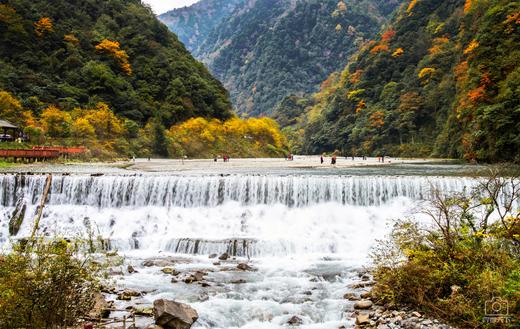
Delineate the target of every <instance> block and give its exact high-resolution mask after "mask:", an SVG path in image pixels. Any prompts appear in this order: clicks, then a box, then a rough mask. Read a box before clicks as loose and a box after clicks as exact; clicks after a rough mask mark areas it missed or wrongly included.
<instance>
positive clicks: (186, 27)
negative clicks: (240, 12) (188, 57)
mask: <svg viewBox="0 0 520 329" xmlns="http://www.w3.org/2000/svg"><path fill="white" fill-rule="evenodd" d="M242 2H244V0H201V1H200V2H197V3H195V4H193V5H191V6H189V7H184V8H178V9H174V10H171V11H169V12H167V13H164V14H162V15H159V19H160V20H161V21H162V22H163V23H164V24H166V26H168V28H169V29H170V30H171V31H173V32H174V33H175V34H177V36H178V37H179V40H180V41H181V42H182V43H184V45H185V46H186V48H187V49H188V50H190V51H191V52H194V51H196V50H197V49H198V48H199V46H200V45H201V43H202V42H203V41H204V40H205V39H206V37H207V36H208V34H209V33H210V32H211V31H212V30H213V29H214V28H215V27H216V26H217V25H219V24H220V22H221V21H222V20H223V19H225V18H227V17H229V16H230V15H231V13H232V12H233V10H234V9H235V8H236V6H237V5H238V4H239V3H242Z"/></svg>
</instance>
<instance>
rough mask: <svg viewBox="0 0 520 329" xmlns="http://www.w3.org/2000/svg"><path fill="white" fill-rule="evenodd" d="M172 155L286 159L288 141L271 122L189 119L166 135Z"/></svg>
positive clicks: (261, 119)
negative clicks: (280, 157) (281, 157)
mask: <svg viewBox="0 0 520 329" xmlns="http://www.w3.org/2000/svg"><path fill="white" fill-rule="evenodd" d="M167 136H168V138H169V139H170V140H171V141H172V142H171V145H172V146H171V150H170V154H182V155H188V156H190V157H198V158H201V157H214V156H217V155H229V156H231V157H236V158H244V157H259V156H282V155H286V152H287V151H286V141H285V137H284V136H283V135H282V134H281V133H280V130H279V128H278V124H277V123H276V122H275V121H274V120H273V119H269V118H258V119H257V118H251V119H239V118H231V119H229V120H227V121H224V122H221V121H220V120H217V119H213V120H209V121H208V120H206V119H204V118H195V119H190V120H188V121H186V122H184V123H182V124H179V125H176V126H173V127H171V128H170V129H169V131H168V132H167Z"/></svg>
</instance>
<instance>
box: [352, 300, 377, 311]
mask: <svg viewBox="0 0 520 329" xmlns="http://www.w3.org/2000/svg"><path fill="white" fill-rule="evenodd" d="M372 305H374V303H372V301H370V300H360V301H357V302H356V303H355V304H354V309H356V310H368V309H369V308H371V307H372Z"/></svg>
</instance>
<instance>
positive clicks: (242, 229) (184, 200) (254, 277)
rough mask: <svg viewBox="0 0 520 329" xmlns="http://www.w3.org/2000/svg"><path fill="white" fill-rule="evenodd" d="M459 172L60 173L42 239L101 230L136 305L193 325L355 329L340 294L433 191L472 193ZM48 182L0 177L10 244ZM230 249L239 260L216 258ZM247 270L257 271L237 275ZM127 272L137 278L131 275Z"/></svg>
mask: <svg viewBox="0 0 520 329" xmlns="http://www.w3.org/2000/svg"><path fill="white" fill-rule="evenodd" d="M210 165H211V164H210V163H208V166H210ZM86 168H89V167H88V166H87V167H86ZM463 168H465V167H463V166H454V165H453V166H451V165H444V164H443V165H435V164H427V165H420V164H415V165H413V166H410V165H408V166H407V165H393V166H388V167H375V168H373V167H370V168H369V167H367V168H351V169H349V168H343V169H341V170H339V169H335V168H329V167H326V168H322V169H313V168H304V169H301V168H300V169H297V168H292V169H290V170H289V169H287V168H284V169H279V170H276V169H273V168H264V169H263V170H261V171H254V170H251V169H247V168H240V169H235V170H227V171H221V172H219V171H215V170H212V169H211V168H209V169H207V170H204V169H203V168H197V170H195V171H189V170H184V171H175V172H159V173H150V172H143V171H136V170H134V171H125V170H123V169H121V170H119V169H118V170H106V171H105V172H104V174H103V175H94V176H93V175H91V172H97V171H99V169H93V168H91V169H90V171H91V172H89V170H83V169H82V170H77V171H75V172H74V170H73V169H72V171H73V172H70V171H71V168H70V167H68V168H67V170H68V171H69V172H68V173H67V174H66V175H63V174H62V173H55V174H54V175H53V180H52V186H51V192H50V196H49V199H48V202H47V204H46V206H45V209H44V214H43V217H42V222H41V231H42V232H43V233H44V234H47V235H59V236H66V237H85V235H86V234H87V232H89V231H90V232H93V234H94V235H95V236H99V237H100V238H102V239H103V241H106V246H107V247H108V248H109V249H111V250H117V251H118V252H119V254H121V255H123V256H124V257H125V264H124V265H122V266H121V271H122V272H123V275H115V276H113V278H112V280H113V281H114V284H115V285H116V286H117V287H118V288H120V289H123V288H131V289H136V290H139V291H146V292H147V293H146V294H144V295H143V296H142V297H137V298H135V299H134V300H133V301H132V302H131V303H132V304H134V305H135V304H139V305H141V306H147V305H150V304H151V303H152V302H153V300H155V299H157V298H169V299H175V300H177V301H180V302H184V303H188V304H190V305H191V306H192V307H193V308H195V309H196V310H197V311H198V313H199V320H198V321H197V322H196V324H195V325H194V326H193V328H226V329H227V328H283V327H286V326H287V321H288V320H289V319H290V318H291V317H292V316H294V315H296V316H298V317H299V318H300V319H301V320H302V321H303V325H302V326H300V327H301V328H320V329H326V328H331V329H332V328H334V329H337V328H338V327H339V326H341V325H344V326H345V327H346V328H353V327H354V324H353V322H352V320H351V319H350V317H349V316H347V311H348V310H349V309H351V308H352V302H350V301H348V300H346V299H344V298H343V295H344V294H345V293H346V292H348V291H350V290H351V288H349V284H351V283H353V282H356V281H359V277H358V273H359V272H360V269H362V268H363V267H366V266H369V265H370V261H369V253H370V250H371V248H372V247H373V246H374V244H375V242H376V240H377V239H381V238H384V237H385V235H386V234H387V233H388V232H389V230H390V226H391V224H392V220H393V219H396V218H403V217H405V216H409V215H411V214H413V211H414V209H416V208H417V207H418V206H419V205H420V202H422V201H424V200H425V199H427V198H428V196H429V194H430V189H431V186H436V187H438V188H440V189H442V190H443V191H462V190H463V189H464V188H465V187H470V186H472V185H473V184H474V181H473V180H472V179H470V178H467V177H465V176H464V175H462V174H461V172H463V171H462V169H463ZM22 171H23V170H22ZM59 171H60V170H59ZM45 178H46V176H45V175H43V174H38V173H37V174H32V175H24V174H20V173H5V174H0V205H1V206H2V208H1V210H0V244H1V245H2V246H3V247H4V248H7V246H8V245H9V240H10V239H11V238H22V237H25V236H28V235H30V231H31V229H32V218H33V216H34V213H35V211H36V206H37V204H38V203H39V199H40V197H41V194H42V191H43V188H44V184H45ZM20 200H23V201H24V202H26V204H27V205H28V208H27V211H26V213H25V219H24V222H23V224H22V227H21V229H20V231H19V232H18V234H17V235H16V236H15V237H10V236H9V232H8V222H9V219H10V218H11V214H12V212H13V210H14V209H15V206H16V204H17V203H18V202H20ZM224 252H227V253H229V254H230V255H231V257H232V258H231V259H230V260H228V261H220V262H218V260H217V259H215V258H210V257H209V256H210V255H212V254H217V255H221V254H222V253H224ZM152 258H161V259H168V260H172V262H173V264H174V265H173V267H175V269H176V270H178V271H181V272H195V271H197V270H199V271H204V273H206V274H205V282H206V283H207V284H205V285H201V284H187V283H184V282H183V281H182V280H178V282H172V275H171V274H165V273H163V272H161V269H162V267H159V266H143V262H144V261H145V260H149V259H152ZM233 258H234V259H233ZM239 262H248V264H249V265H250V266H252V267H253V268H254V269H255V270H254V271H239V270H236V264H237V263H239ZM127 265H132V266H133V267H134V268H135V269H136V270H137V273H133V274H129V273H127V271H126V267H127ZM112 297H113V296H112ZM116 305H117V308H124V307H126V306H127V305H128V302H123V301H116ZM116 315H117V314H116ZM138 321H139V323H140V324H142V325H145V324H147V323H150V322H151V320H150V319H146V318H143V319H139V320H138Z"/></svg>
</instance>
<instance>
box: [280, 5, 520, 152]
mask: <svg viewBox="0 0 520 329" xmlns="http://www.w3.org/2000/svg"><path fill="white" fill-rule="evenodd" d="M518 45H520V4H519V3H518V2H514V1H506V0H489V1H477V0H466V1H464V0H450V1H437V0H412V1H407V2H406V3H404V5H403V6H402V7H401V8H400V11H399V14H398V15H397V17H396V18H395V19H394V20H393V22H392V23H391V24H390V26H388V27H385V28H384V29H383V30H382V32H381V34H380V36H379V37H378V38H376V39H374V40H372V41H370V42H367V43H365V45H364V46H363V47H362V48H361V50H360V51H359V52H358V53H357V54H356V55H355V56H353V58H352V60H351V61H350V63H349V64H348V65H347V67H346V68H345V69H344V71H343V72H342V73H341V74H335V75H333V76H331V77H330V78H329V79H328V81H327V82H326V83H324V84H323V88H322V90H321V91H320V92H319V93H317V94H315V95H314V96H313V97H312V98H309V99H308V101H309V102H310V103H312V104H311V105H309V106H307V108H306V110H305V112H306V115H305V116H304V117H300V118H299V119H298V120H296V121H297V122H299V123H300V124H298V123H296V124H295V123H294V122H295V121H294V118H293V121H292V122H290V125H292V127H290V128H286V129H289V130H291V131H292V132H293V133H295V132H297V131H301V130H302V129H304V134H303V136H302V135H301V134H296V135H297V136H298V135H299V137H301V138H302V139H301V140H300V141H301V144H300V145H301V151H303V152H306V153H319V152H322V151H330V150H335V149H339V150H342V151H343V152H344V153H347V154H357V155H362V154H372V155H381V154H387V155H403V156H405V155H408V156H428V155H433V156H442V157H454V158H466V159H468V160H481V161H520V47H518ZM300 103H301V102H300ZM277 112H278V116H281V117H283V115H284V114H287V115H290V114H291V113H292V112H294V111H293V110H292V107H291V106H287V107H286V108H279V109H277ZM286 122H289V121H288V120H287V118H286Z"/></svg>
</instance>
